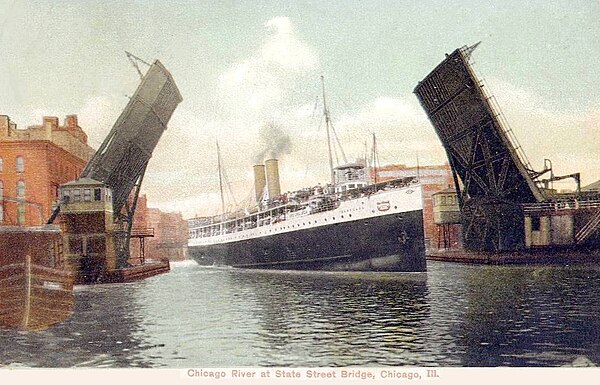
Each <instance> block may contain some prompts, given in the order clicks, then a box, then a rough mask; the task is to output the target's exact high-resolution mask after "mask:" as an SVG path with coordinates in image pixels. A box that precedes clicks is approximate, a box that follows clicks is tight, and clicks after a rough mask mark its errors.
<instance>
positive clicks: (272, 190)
mask: <svg viewBox="0 0 600 385" xmlns="http://www.w3.org/2000/svg"><path fill="white" fill-rule="evenodd" d="M265 168H266V173H267V191H269V199H271V198H275V197H276V196H279V195H281V186H280V185H279V165H278V162H277V159H268V160H266V161H265Z"/></svg>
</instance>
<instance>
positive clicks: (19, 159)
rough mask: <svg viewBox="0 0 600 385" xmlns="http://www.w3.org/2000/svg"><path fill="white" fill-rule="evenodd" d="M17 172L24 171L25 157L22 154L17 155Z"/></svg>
mask: <svg viewBox="0 0 600 385" xmlns="http://www.w3.org/2000/svg"><path fill="white" fill-rule="evenodd" d="M17 172H25V159H23V157H22V156H17Z"/></svg>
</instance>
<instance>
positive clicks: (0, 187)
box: [0, 180, 4, 204]
mask: <svg viewBox="0 0 600 385" xmlns="http://www.w3.org/2000/svg"><path fill="white" fill-rule="evenodd" d="M3 199H4V183H2V181H1V180H0V201H1V200H3ZM0 204H1V203H0Z"/></svg>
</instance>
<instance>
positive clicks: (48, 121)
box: [43, 116, 58, 130]
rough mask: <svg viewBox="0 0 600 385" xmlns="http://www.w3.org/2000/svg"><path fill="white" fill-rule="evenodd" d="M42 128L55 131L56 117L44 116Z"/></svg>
mask: <svg viewBox="0 0 600 385" xmlns="http://www.w3.org/2000/svg"><path fill="white" fill-rule="evenodd" d="M43 121H44V128H45V129H47V130H48V129H50V130H55V129H56V128H57V127H58V118H57V117H56V116H44V120H43Z"/></svg>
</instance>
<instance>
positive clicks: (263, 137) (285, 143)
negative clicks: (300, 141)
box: [254, 122, 292, 163]
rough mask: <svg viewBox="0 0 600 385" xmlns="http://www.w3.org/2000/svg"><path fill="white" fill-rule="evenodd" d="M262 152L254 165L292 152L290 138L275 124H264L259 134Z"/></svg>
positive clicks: (257, 156) (256, 157) (255, 158)
mask: <svg viewBox="0 0 600 385" xmlns="http://www.w3.org/2000/svg"><path fill="white" fill-rule="evenodd" d="M258 137H259V146H260V147H259V148H260V151H259V152H258V154H256V156H255V157H254V163H262V162H263V161H264V160H265V159H277V158H279V157H280V156H281V155H284V154H289V153H290V151H291V150H292V141H291V139H290V136H289V135H288V134H286V133H285V132H284V131H283V129H282V128H281V127H280V126H279V125H277V124H276V123H274V122H271V123H267V124H264V125H263V126H262V127H261V128H260V131H259V133H258Z"/></svg>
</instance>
